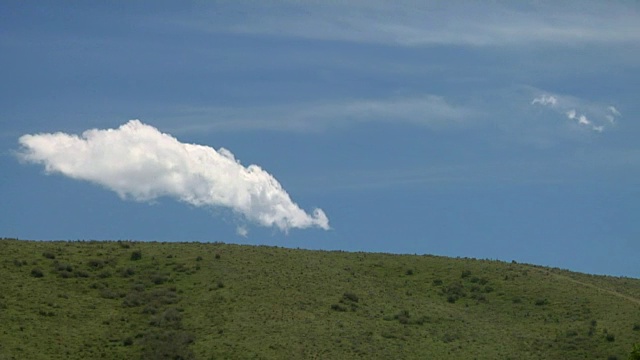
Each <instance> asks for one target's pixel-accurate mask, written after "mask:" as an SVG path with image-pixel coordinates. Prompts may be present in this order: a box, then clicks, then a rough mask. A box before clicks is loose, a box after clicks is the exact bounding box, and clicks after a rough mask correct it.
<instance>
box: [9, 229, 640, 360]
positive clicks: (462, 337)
mask: <svg viewBox="0 0 640 360" xmlns="http://www.w3.org/2000/svg"><path fill="white" fill-rule="evenodd" d="M0 274H1V276H0V324H2V325H1V327H0V359H100V358H104V359H132V358H144V359H161V358H182V359H218V358H233V359H236V358H237V359H248V358H251V359H298V358H299V359H307V358H317V359H352V358H362V359H424V358H433V359H445V358H451V359H474V358H477V359H626V358H627V357H628V356H629V353H630V352H631V350H632V348H633V345H634V344H637V343H640V280H639V279H632V278H619V277H607V276H595V275H588V274H581V273H575V272H570V271H566V270H561V269H555V268H547V267H541V266H535V265H529V264H518V263H515V262H512V263H506V262H500V261H493V260H476V259H460V258H455V259H454V258H447V257H439V256H431V255H392V254H380V253H362V252H360V253H349V252H339V251H311V250H297V249H286V248H278V247H268V246H248V245H232V244H223V243H155V242H131V241H117V242H116V241H113V242H106V241H91V242H62V241H55V242H39V241H24V240H15V239H2V240H0Z"/></svg>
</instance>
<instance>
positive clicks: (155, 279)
mask: <svg viewBox="0 0 640 360" xmlns="http://www.w3.org/2000/svg"><path fill="white" fill-rule="evenodd" d="M150 280H151V282H152V283H154V284H156V285H161V284H164V283H165V282H166V281H167V280H169V278H168V277H167V276H166V275H164V274H160V273H154V274H152V275H151V278H150Z"/></svg>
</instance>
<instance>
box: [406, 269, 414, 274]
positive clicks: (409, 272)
mask: <svg viewBox="0 0 640 360" xmlns="http://www.w3.org/2000/svg"><path fill="white" fill-rule="evenodd" d="M405 274H407V275H413V269H407V271H406V272H405Z"/></svg>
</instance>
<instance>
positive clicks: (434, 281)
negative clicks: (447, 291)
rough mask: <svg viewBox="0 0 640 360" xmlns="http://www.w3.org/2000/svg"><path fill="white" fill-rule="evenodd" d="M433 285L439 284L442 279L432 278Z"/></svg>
mask: <svg viewBox="0 0 640 360" xmlns="http://www.w3.org/2000/svg"><path fill="white" fill-rule="evenodd" d="M433 285H434V286H440V285H442V280H440V279H435V280H433Z"/></svg>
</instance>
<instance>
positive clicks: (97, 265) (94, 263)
mask: <svg viewBox="0 0 640 360" xmlns="http://www.w3.org/2000/svg"><path fill="white" fill-rule="evenodd" d="M87 265H89V267H92V268H94V269H102V268H103V267H104V261H102V260H100V259H93V260H89V262H88V263H87Z"/></svg>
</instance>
